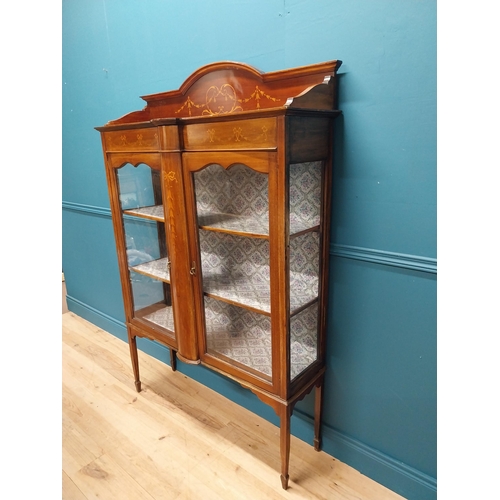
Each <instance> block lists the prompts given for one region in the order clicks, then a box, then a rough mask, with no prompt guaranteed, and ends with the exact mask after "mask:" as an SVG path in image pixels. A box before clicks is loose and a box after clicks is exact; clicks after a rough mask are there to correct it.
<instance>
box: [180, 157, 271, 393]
mask: <svg viewBox="0 0 500 500" xmlns="http://www.w3.org/2000/svg"><path fill="white" fill-rule="evenodd" d="M207 156H209V157H210V156H211V157H212V158H213V160H214V161H213V162H208V163H207ZM271 157H272V155H268V154H263V155H260V156H259V155H257V156H252V155H247V157H246V158H244V157H242V158H235V157H234V155H231V154H228V153H226V154H224V153H221V155H219V157H218V156H217V154H215V153H210V154H209V155H206V154H205V155H202V154H196V153H191V154H189V153H187V154H185V155H184V156H183V164H184V165H183V166H184V169H185V184H186V185H187V186H188V191H189V197H188V203H189V204H190V207H191V210H190V211H191V214H190V219H191V222H192V231H191V235H192V241H193V242H194V244H193V247H194V248H193V249H192V250H193V253H192V256H193V257H192V266H193V274H194V273H196V283H197V288H198V293H197V296H198V317H199V321H198V323H199V331H200V334H201V335H200V342H199V344H200V348H201V353H200V354H201V359H202V361H204V362H206V363H207V364H210V365H211V366H214V367H215V368H219V369H222V370H224V371H226V372H229V373H233V374H234V375H236V376H238V377H240V378H243V379H246V380H248V381H251V382H252V383H254V384H256V385H258V386H261V387H265V388H269V387H270V386H272V385H273V383H274V382H275V380H274V379H273V376H275V375H276V373H277V362H276V351H277V349H278V346H279V339H278V336H277V335H273V334H272V332H273V328H274V321H275V320H273V319H272V315H271V313H272V309H273V307H272V306H273V300H274V299H273V294H272V293H271V290H272V289H274V288H275V286H274V285H275V283H274V281H275V280H274V279H273V278H272V274H273V268H274V265H273V263H272V262H271V256H272V250H271V242H270V198H271V197H272V196H273V184H274V183H273V180H272V179H273V176H272V175H271V181H270V175H269V165H270V158H271ZM238 160H240V161H238ZM241 160H243V161H241ZM273 360H275V361H274V364H273Z"/></svg>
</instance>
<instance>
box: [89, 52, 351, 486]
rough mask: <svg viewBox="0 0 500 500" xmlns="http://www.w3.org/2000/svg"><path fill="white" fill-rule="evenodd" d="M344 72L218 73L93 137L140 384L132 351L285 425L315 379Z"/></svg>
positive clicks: (197, 78)
mask: <svg viewBox="0 0 500 500" xmlns="http://www.w3.org/2000/svg"><path fill="white" fill-rule="evenodd" d="M340 64H341V63H340V61H330V62H326V63H320V64H314V65H310V66H304V67H299V68H294V69H290V70H284V71H276V72H272V73H261V72H259V71H258V70H256V69H254V68H252V67H250V66H247V65H245V64H240V63H232V62H222V63H215V64H210V65H207V66H204V67H202V68H200V69H199V70H197V71H196V72H195V73H193V74H192V75H191V76H190V77H189V78H188V79H187V80H186V81H185V82H184V83H183V84H182V86H181V87H180V88H179V89H178V90H174V91H169V92H164V93H159V94H153V95H148V96H145V97H143V99H144V100H145V101H146V103H147V105H146V106H145V108H144V109H143V110H141V111H136V112H132V113H129V114H127V115H125V116H123V117H122V118H119V119H117V120H114V121H111V122H108V124H106V125H105V126H102V127H97V129H98V130H99V131H100V132H101V137H102V145H103V152H104V159H105V166H106V173H107V179H108V187H109V195H110V204H111V212H112V218H113V227H114V232H115V238H116V244H117V254H118V261H119V267H120V276H121V283H122V290H123V299H124V306H125V316H126V324H127V330H128V338H129V344H130V352H131V358H132V366H133V371H134V377H135V384H136V388H137V390H138V391H140V390H141V383H140V376H139V366H138V360H137V346H136V337H146V338H149V339H152V340H154V341H157V342H160V343H161V344H163V345H166V346H167V347H168V348H169V349H170V358H171V359H170V361H171V366H172V368H173V369H174V370H175V367H176V359H177V358H179V359H180V360H181V361H183V362H186V363H195V364H196V363H201V364H203V365H205V366H207V367H209V368H211V369H213V370H216V371H217V372H219V373H222V374H224V375H226V376H228V377H230V378H231V379H233V380H235V381H237V382H238V383H240V384H241V385H242V386H244V387H246V388H248V389H250V390H251V391H252V392H254V393H255V394H256V395H257V397H258V398H259V399H260V400H261V401H263V402H264V403H266V404H268V405H270V406H271V407H272V408H273V409H274V410H275V411H276V413H277V415H278V416H279V419H280V443H281V444H280V451H281V481H282V486H283V488H285V489H286V488H287V487H288V478H289V475H288V464H289V456H290V418H291V414H292V411H293V408H294V405H295V404H296V403H297V401H299V400H301V399H302V398H303V397H304V396H305V395H307V394H308V393H309V392H311V391H312V390H313V389H314V391H315V416H314V446H315V448H316V449H317V450H319V449H320V424H321V406H322V389H323V380H324V373H325V328H326V321H327V293H328V262H329V258H328V256H329V231H330V224H329V220H330V204H331V172H332V141H333V135H332V128H333V121H334V119H335V118H336V117H337V116H339V114H340V111H339V110H338V109H337V76H336V73H337V70H338V68H339V66H340Z"/></svg>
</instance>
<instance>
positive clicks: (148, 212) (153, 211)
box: [123, 205, 165, 222]
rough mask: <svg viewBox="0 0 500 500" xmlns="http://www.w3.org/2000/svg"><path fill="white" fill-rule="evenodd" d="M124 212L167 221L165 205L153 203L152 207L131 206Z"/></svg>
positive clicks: (143, 217)
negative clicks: (164, 211)
mask: <svg viewBox="0 0 500 500" xmlns="http://www.w3.org/2000/svg"><path fill="white" fill-rule="evenodd" d="M123 213H124V214H127V215H133V216H134V217H140V218H142V219H150V220H155V221H158V222H165V215H164V213H163V205H153V206H150V207H141V208H131V209H128V210H124V211H123Z"/></svg>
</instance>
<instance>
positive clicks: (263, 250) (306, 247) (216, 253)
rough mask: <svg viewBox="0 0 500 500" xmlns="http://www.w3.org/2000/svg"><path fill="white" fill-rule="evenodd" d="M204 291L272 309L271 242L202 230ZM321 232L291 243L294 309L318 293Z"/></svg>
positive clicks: (308, 234)
mask: <svg viewBox="0 0 500 500" xmlns="http://www.w3.org/2000/svg"><path fill="white" fill-rule="evenodd" d="M199 237H200V248H201V264H202V275H203V290H204V291H205V292H206V293H209V294H211V295H215V296H217V297H220V298H223V299H226V300H230V301H231V302H235V303H238V304H244V305H246V306H249V307H253V308H255V309H258V310H260V311H263V312H266V313H270V312H271V302H270V298H271V290H270V272H269V241H267V240H261V239H253V238H245V237H241V236H234V235H230V234H224V233H215V232H212V231H200V233H199ZM318 242H319V235H318V234H317V233H306V234H304V235H302V236H298V237H297V238H294V239H293V240H292V243H291V244H290V249H291V251H290V308H291V310H292V312H293V311H294V310H297V309H299V308H300V307H302V306H304V305H305V304H307V303H308V302H310V301H311V300H313V299H315V298H316V297H317V296H318V282H319V280H318V258H319V245H318Z"/></svg>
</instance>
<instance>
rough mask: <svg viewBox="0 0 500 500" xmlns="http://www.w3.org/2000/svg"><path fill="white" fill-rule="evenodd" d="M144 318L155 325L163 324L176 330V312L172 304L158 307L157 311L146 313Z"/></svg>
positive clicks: (168, 328) (164, 326)
mask: <svg viewBox="0 0 500 500" xmlns="http://www.w3.org/2000/svg"><path fill="white" fill-rule="evenodd" d="M142 318H144V319H146V320H148V321H150V322H151V323H154V324H155V325H158V326H161V327H162V328H165V329H167V330H170V331H171V332H174V331H175V330H174V314H173V311H172V306H165V307H162V308H161V309H158V310H157V311H155V312H152V313H150V314H146V315H145V316H142Z"/></svg>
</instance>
